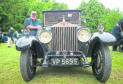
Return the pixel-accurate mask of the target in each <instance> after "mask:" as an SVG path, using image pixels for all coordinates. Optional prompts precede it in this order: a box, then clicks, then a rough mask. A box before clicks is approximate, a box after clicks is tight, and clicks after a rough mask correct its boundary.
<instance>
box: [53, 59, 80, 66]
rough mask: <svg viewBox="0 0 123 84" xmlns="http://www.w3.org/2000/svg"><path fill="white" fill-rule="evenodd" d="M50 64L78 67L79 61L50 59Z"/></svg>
mask: <svg viewBox="0 0 123 84" xmlns="http://www.w3.org/2000/svg"><path fill="white" fill-rule="evenodd" d="M51 64H53V65H58V64H61V65H78V64H79V59H78V58H66V59H64V58H52V59H51Z"/></svg>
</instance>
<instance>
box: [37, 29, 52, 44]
mask: <svg viewBox="0 0 123 84" xmlns="http://www.w3.org/2000/svg"><path fill="white" fill-rule="evenodd" d="M38 38H39V40H40V41H41V42H42V43H49V42H50V41H51V39H52V33H51V32H50V31H47V30H42V31H41V32H40V33H39V35H38Z"/></svg>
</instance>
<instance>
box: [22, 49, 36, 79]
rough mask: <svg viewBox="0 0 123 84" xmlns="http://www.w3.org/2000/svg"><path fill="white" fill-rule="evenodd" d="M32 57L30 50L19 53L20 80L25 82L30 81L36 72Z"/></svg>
mask: <svg viewBox="0 0 123 84" xmlns="http://www.w3.org/2000/svg"><path fill="white" fill-rule="evenodd" d="M34 59H35V58H34V56H33V53H32V52H31V49H27V50H25V51H22V52H21V56H20V72H21V75H22V78H23V79H24V80H25V81H30V80H31V79H32V78H33V77H34V75H35V72H36V66H34V64H35V63H34Z"/></svg>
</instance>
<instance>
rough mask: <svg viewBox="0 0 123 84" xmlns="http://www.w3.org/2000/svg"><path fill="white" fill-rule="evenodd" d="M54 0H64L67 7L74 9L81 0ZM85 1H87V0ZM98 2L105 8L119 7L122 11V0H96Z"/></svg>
mask: <svg viewBox="0 0 123 84" xmlns="http://www.w3.org/2000/svg"><path fill="white" fill-rule="evenodd" d="M55 1H57V2H64V3H66V4H67V5H68V8H69V9H75V8H77V7H78V6H79V5H80V3H81V1H82V0H55ZM85 1H86V2H88V1H89V0H85ZM98 2H101V3H102V4H104V6H105V7H106V8H110V9H117V8H119V10H120V11H122V12H123V0H98Z"/></svg>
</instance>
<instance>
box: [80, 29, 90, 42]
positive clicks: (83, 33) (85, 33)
mask: <svg viewBox="0 0 123 84" xmlns="http://www.w3.org/2000/svg"><path fill="white" fill-rule="evenodd" d="M90 38H91V33H90V30H89V29H88V28H84V29H81V30H79V31H78V40H79V41H80V42H87V41H88V40H89V39H90Z"/></svg>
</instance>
